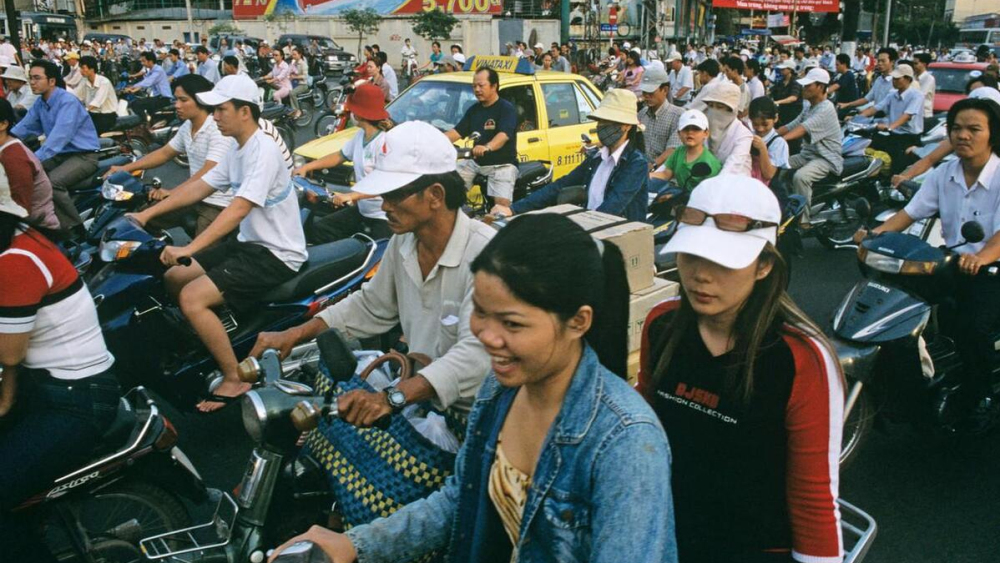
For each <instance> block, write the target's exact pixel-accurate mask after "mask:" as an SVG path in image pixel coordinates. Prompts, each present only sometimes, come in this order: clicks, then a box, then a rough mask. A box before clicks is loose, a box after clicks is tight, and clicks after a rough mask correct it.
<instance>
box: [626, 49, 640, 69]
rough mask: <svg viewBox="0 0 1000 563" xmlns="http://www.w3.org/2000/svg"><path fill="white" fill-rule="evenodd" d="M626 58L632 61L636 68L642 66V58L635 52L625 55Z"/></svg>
mask: <svg viewBox="0 0 1000 563" xmlns="http://www.w3.org/2000/svg"><path fill="white" fill-rule="evenodd" d="M625 58H627V59H629V60H630V61H632V62H634V63H635V65H636V66H639V65H641V64H642V57H640V56H639V53H636V52H635V51H631V50H630V51H628V52H627V53H625Z"/></svg>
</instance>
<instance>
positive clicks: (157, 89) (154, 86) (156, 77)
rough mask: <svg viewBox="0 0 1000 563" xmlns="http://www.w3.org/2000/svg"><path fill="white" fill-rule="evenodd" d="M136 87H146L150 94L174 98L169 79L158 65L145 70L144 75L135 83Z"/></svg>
mask: <svg viewBox="0 0 1000 563" xmlns="http://www.w3.org/2000/svg"><path fill="white" fill-rule="evenodd" d="M135 87H136V88H148V89H149V95H150V96H163V97H164V98H170V99H173V98H174V93H173V91H171V89H170V79H168V78H167V73H166V72H164V71H163V67H161V66H160V65H153V68H150V69H148V70H147V71H146V76H145V77H144V78H143V79H142V80H140V81H139V82H137V83H136V84H135Z"/></svg>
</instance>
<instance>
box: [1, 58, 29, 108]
mask: <svg viewBox="0 0 1000 563" xmlns="http://www.w3.org/2000/svg"><path fill="white" fill-rule="evenodd" d="M0 78H2V79H3V87H4V91H6V92H7V101H8V102H10V105H11V107H12V108H14V113H15V114H17V117H18V118H21V117H24V114H26V113H28V110H29V109H31V106H33V105H34V104H35V100H37V99H38V96H36V95H35V93H34V92H32V91H31V87H30V86H28V75H27V74H26V73H25V72H24V69H23V68H21V67H19V66H10V67H7V70H5V71H4V73H3V74H2V75H0Z"/></svg>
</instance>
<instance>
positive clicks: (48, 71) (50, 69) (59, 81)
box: [28, 59, 66, 88]
mask: <svg viewBox="0 0 1000 563" xmlns="http://www.w3.org/2000/svg"><path fill="white" fill-rule="evenodd" d="M35 67H38V68H40V69H42V70H44V71H45V78H46V79H54V80H55V81H56V87H58V88H65V87H66V82H65V81H64V80H63V77H62V72H60V71H59V67H58V66H56V63H54V62H52V61H47V60H45V59H35V60H33V61H31V66H29V67H28V69H29V72H30V69H32V68H35Z"/></svg>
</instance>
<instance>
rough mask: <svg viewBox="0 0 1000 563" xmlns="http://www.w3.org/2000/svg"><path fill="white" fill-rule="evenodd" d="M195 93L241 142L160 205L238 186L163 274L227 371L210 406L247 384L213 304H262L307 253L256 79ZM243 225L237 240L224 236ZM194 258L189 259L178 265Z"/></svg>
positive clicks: (170, 257)
mask: <svg viewBox="0 0 1000 563" xmlns="http://www.w3.org/2000/svg"><path fill="white" fill-rule="evenodd" d="M197 98H198V100H199V101H200V102H201V103H202V104H205V105H207V106H212V107H214V108H215V112H214V117H215V121H216V124H217V125H218V129H219V132H220V133H222V134H223V135H224V136H226V137H232V138H233V139H235V140H236V143H235V144H233V145H232V146H231V147H230V149H229V152H228V153H227V154H226V155H225V156H223V157H222V159H221V160H220V162H219V163H218V164H217V165H216V166H215V167H214V168H212V169H211V170H209V171H208V172H207V173H206V174H205V175H204V176H202V177H201V179H200V180H197V181H195V182H191V183H189V184H187V185H186V186H184V187H183V188H180V189H177V190H175V192H174V193H172V194H171V196H170V197H169V198H167V199H165V200H163V201H162V202H160V203H159V204H158V205H157V206H156V207H157V208H159V211H160V212H161V214H162V213H167V212H170V211H173V210H176V209H183V208H185V207H188V206H190V205H194V204H195V203H197V202H200V201H201V200H203V199H205V198H207V197H209V196H210V195H212V194H214V193H215V192H216V191H227V190H232V191H233V200H232V203H230V204H229V207H227V208H226V209H225V210H223V211H222V213H220V214H219V216H218V217H217V218H216V219H215V221H213V222H212V224H211V225H209V227H208V228H207V229H205V230H204V231H203V232H202V233H201V234H199V235H198V236H197V237H195V239H194V240H192V241H191V243H190V244H189V245H187V246H184V247H176V246H168V247H166V248H165V249H164V250H163V254H162V255H161V256H160V260H161V261H162V262H163V263H164V264H165V265H167V266H173V267H172V268H170V269H169V270H167V273H166V274H165V277H164V279H165V282H166V285H167V289H168V290H169V291H170V292H171V294H172V295H173V296H174V297H175V298H176V299H177V302H178V303H179V304H180V307H181V311H183V313H184V315H185V316H186V317H187V319H188V321H189V322H190V323H191V326H192V327H193V328H194V330H195V332H196V333H197V334H198V336H199V337H200V338H201V340H202V342H203V343H204V344H205V346H206V348H208V351H209V352H210V353H211V354H212V357H213V358H214V359H215V361H216V363H217V364H218V365H219V369H220V370H221V371H222V374H223V377H224V379H223V382H222V384H221V385H220V386H219V387H218V388H217V389H215V390H214V395H212V396H210V397H208V399H212V400H206V401H204V402H202V403H201V404H200V405H199V409H201V410H202V411H210V410H215V409H216V408H219V407H221V406H222V403H224V402H227V401H228V400H229V398H231V397H235V396H238V395H240V394H242V393H244V392H246V390H247V389H248V386H246V385H245V384H243V383H241V382H240V380H239V377H238V375H237V362H236V355H235V354H234V353H233V349H232V345H231V344H230V342H229V336H228V335H227V334H226V329H225V328H224V327H223V325H222V322H221V321H220V320H219V318H218V316H216V314H215V313H214V312H213V311H212V308H213V307H218V306H220V305H223V304H226V305H229V306H230V307H231V308H232V309H234V310H236V311H245V310H247V309H248V308H251V307H253V306H255V305H258V304H259V302H260V299H261V297H262V296H263V295H264V294H266V293H267V292H268V291H270V290H271V289H273V288H274V287H276V286H278V285H280V284H281V283H283V282H285V281H287V280H289V279H291V278H292V277H294V276H295V275H296V273H297V272H298V271H299V269H300V268H301V267H302V265H303V264H304V263H305V261H306V258H307V254H306V240H305V235H304V234H303V232H302V222H301V219H300V217H299V204H298V199H297V198H296V196H295V190H294V189H293V188H292V184H291V173H290V171H289V169H288V167H287V166H286V165H285V160H284V158H283V155H282V153H281V148H280V147H279V146H278V145H277V144H276V143H275V142H274V140H273V139H271V138H270V137H269V136H267V135H266V134H265V133H264V132H263V131H262V130H261V129H260V125H259V124H258V120H259V119H260V104H261V100H260V94H259V93H258V89H257V85H256V84H255V83H254V81H253V79H251V78H250V77H248V76H246V75H242V74H237V75H232V76H227V77H225V78H223V79H222V80H220V81H219V83H218V84H216V86H215V88H214V89H212V90H211V91H210V92H202V93H200V94H198V95H197ZM237 228H238V229H239V236H238V237H237V240H232V239H229V240H225V241H223V242H220V241H221V240H222V239H223V238H225V237H226V235H228V234H229V233H230V232H232V231H233V230H235V229H237ZM216 243H218V244H216ZM213 245H214V246H213ZM209 247H211V248H209ZM188 258H190V259H191V264H190V266H180V263H181V261H183V260H184V259H188Z"/></svg>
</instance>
